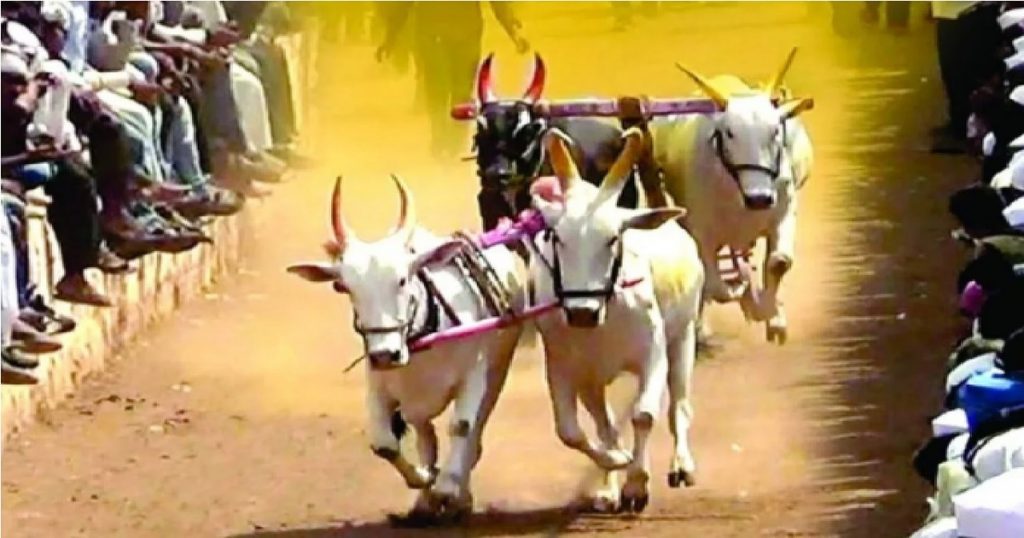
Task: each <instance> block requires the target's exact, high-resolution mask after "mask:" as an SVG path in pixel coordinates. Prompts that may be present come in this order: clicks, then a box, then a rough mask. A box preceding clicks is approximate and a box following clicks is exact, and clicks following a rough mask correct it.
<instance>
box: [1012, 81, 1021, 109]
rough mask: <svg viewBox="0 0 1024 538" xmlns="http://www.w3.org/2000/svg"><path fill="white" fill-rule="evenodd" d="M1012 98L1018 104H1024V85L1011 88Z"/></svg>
mask: <svg viewBox="0 0 1024 538" xmlns="http://www.w3.org/2000/svg"><path fill="white" fill-rule="evenodd" d="M1010 100H1011V101H1013V102H1014V103H1017V104H1018V105H1024V85H1022V86H1017V87H1016V88H1014V89H1013V90H1010Z"/></svg>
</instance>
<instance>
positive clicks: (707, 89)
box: [676, 63, 729, 109]
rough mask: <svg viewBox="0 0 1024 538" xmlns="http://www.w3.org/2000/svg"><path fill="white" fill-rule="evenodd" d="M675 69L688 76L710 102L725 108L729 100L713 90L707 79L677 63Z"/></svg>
mask: <svg viewBox="0 0 1024 538" xmlns="http://www.w3.org/2000/svg"><path fill="white" fill-rule="evenodd" d="M676 67H677V68H678V69H679V70H680V71H682V72H683V73H686V75H687V76H689V77H690V78H691V79H692V80H693V82H694V83H696V84H697V86H698V87H700V89H701V91H703V92H704V93H705V94H707V96H708V97H710V98H711V100H712V101H714V102H715V104H717V105H718V107H719V108H722V109H724V108H725V106H726V104H727V103H728V102H729V98H728V97H726V96H725V95H723V94H722V93H721V92H719V91H718V90H717V89H715V87H714V86H712V85H711V83H710V82H708V81H707V79H705V78H704V77H702V76H700V75H698V74H697V73H695V72H693V71H690V70H689V69H687V68H685V67H683V66H682V65H681V64H678V63H677V64H676Z"/></svg>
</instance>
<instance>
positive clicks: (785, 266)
mask: <svg viewBox="0 0 1024 538" xmlns="http://www.w3.org/2000/svg"><path fill="white" fill-rule="evenodd" d="M792 268H793V258H790V257H789V256H787V255H785V254H779V253H775V254H772V255H771V256H770V257H769V258H768V262H767V263H765V268H764V269H765V271H767V272H768V274H770V275H772V276H774V277H776V278H782V277H783V276H785V274H786V273H788V272H789V270H790V269H792Z"/></svg>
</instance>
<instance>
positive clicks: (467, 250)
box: [453, 232, 514, 316]
mask: <svg viewBox="0 0 1024 538" xmlns="http://www.w3.org/2000/svg"><path fill="white" fill-rule="evenodd" d="M453 237H455V238H456V239H458V240H459V241H461V242H462V252H461V253H460V256H459V260H460V261H461V262H462V265H463V267H464V270H465V273H466V274H467V275H468V276H469V277H470V279H471V280H472V281H473V283H474V284H475V285H476V287H477V290H479V292H480V296H481V298H482V299H483V300H484V303H485V304H486V305H487V308H488V310H490V313H491V315H492V316H509V315H512V314H514V312H513V308H512V299H511V297H510V295H509V292H508V289H507V288H506V287H505V285H504V284H503V283H502V282H501V278H500V277H499V276H498V273H497V271H495V270H494V266H492V265H491V262H490V261H489V260H488V259H487V257H486V256H484V253H483V250H481V248H480V246H479V245H477V244H476V242H475V241H474V240H473V239H472V238H470V237H469V236H468V235H466V234H465V233H463V232H455V233H454V234H453Z"/></svg>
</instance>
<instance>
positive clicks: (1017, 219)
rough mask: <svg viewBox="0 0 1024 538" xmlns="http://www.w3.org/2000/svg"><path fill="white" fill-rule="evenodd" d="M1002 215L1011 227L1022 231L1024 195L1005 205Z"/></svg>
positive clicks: (1023, 229)
mask: <svg viewBox="0 0 1024 538" xmlns="http://www.w3.org/2000/svg"><path fill="white" fill-rule="evenodd" d="M1003 216H1004V217H1006V221H1007V222H1009V223H1010V226H1011V227H1013V228H1016V229H1018V230H1021V231H1024V197H1022V198H1017V200H1016V201H1014V202H1013V203H1012V204H1010V205H1008V206H1006V209H1004V210H1003Z"/></svg>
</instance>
